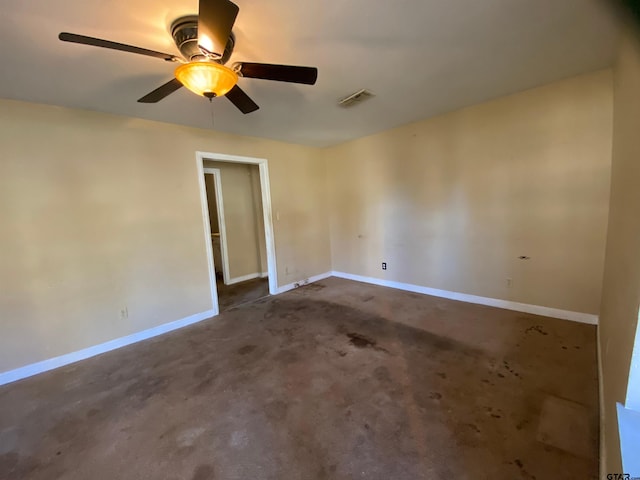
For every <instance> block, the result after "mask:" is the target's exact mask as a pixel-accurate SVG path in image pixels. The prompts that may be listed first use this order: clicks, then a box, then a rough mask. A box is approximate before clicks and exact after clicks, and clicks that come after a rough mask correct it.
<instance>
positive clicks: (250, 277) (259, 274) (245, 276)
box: [226, 272, 269, 285]
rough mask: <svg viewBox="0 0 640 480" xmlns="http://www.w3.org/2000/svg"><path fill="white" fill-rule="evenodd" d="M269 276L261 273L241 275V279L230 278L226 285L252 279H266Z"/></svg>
mask: <svg viewBox="0 0 640 480" xmlns="http://www.w3.org/2000/svg"><path fill="white" fill-rule="evenodd" d="M268 276H269V274H268V273H267V274H263V273H262V272H256V273H250V274H248V275H242V276H241V277H235V278H230V279H229V281H228V282H227V283H226V285H233V284H234V283H240V282H246V281H247V280H253V279H254V278H260V277H263V278H264V277H268Z"/></svg>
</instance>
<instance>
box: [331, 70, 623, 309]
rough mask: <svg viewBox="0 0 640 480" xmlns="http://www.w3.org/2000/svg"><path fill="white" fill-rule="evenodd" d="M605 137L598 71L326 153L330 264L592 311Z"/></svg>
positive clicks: (602, 223) (606, 95)
mask: <svg viewBox="0 0 640 480" xmlns="http://www.w3.org/2000/svg"><path fill="white" fill-rule="evenodd" d="M433 94H434V95H437V92H433ZM611 130H612V78H611V72H610V71H608V70H607V71H600V72H596V73H593V74H589V75H584V76H580V77H576V78H572V79H568V80H565V81H561V82H557V83H554V84H551V85H548V86H544V87H541V88H537V89H534V90H529V91H526V92H523V93H519V94H516V95H511V96H508V97H503V98H500V99H498V100H495V101H491V102H488V103H485V104H482V105H478V106H474V107H471V108H466V109H464V110H460V111H457V112H453V113H450V114H447V115H443V116H440V117H437V118H433V119H430V120H426V121H422V122H419V123H414V124H411V125H407V126H404V127H401V128H397V129H394V130H390V131H386V132H382V133H379V134H376V135H373V136H370V137H366V138H362V139H358V140H355V141H352V142H349V143H346V144H343V145H340V146H337V147H333V148H330V149H328V150H326V151H325V152H324V153H325V156H326V158H327V162H328V191H329V199H330V202H331V212H330V226H331V229H330V231H331V249H332V259H333V269H334V270H337V271H343V272H347V273H352V274H358V275H365V276H371V277H376V278H383V279H387V280H393V281H399V282H406V283H411V284H416V285H421V286H427V287H432V288H438V289H444V290H449V291H454V292H462V293H467V294H474V295H480V296H485V297H490V298H497V299H506V300H511V301H516V302H523V303H528V304H534V305H542V306H547V307H554V308H559V309H565V310H571V311H577V312H586V313H592V314H596V313H598V311H599V306H600V293H601V292H600V290H601V282H602V272H603V260H604V246H605V236H606V226H607V212H608V198H609V175H610V162H611ZM520 255H526V256H529V257H531V259H530V260H527V261H522V260H519V259H518V256H520ZM383 261H386V262H387V263H388V270H387V271H386V272H383V271H382V270H381V268H380V263H381V262H383ZM509 278H510V279H512V282H511V286H510V287H509V286H508V282H507V279H509Z"/></svg>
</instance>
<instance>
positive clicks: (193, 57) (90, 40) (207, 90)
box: [58, 0, 318, 113]
mask: <svg viewBox="0 0 640 480" xmlns="http://www.w3.org/2000/svg"><path fill="white" fill-rule="evenodd" d="M238 11H239V8H238V6H237V5H236V4H235V3H233V2H231V1H229V0H199V8H198V12H199V13H198V15H197V16H195V15H191V16H186V17H180V18H178V19H176V20H175V21H174V22H173V23H172V24H171V36H172V37H173V40H174V42H175V44H176V46H177V47H178V50H179V51H180V54H181V56H177V55H171V54H168V53H162V52H157V51H155V50H148V49H146V48H141V47H135V46H133V45H126V44H124V43H117V42H112V41H109V40H103V39H100V38H94V37H87V36H84V35H77V34H75V33H67V32H62V33H60V35H58V38H59V39H60V40H62V41H63V42H71V43H80V44H83V45H91V46H94V47H102V48H110V49H112V50H120V51H123V52H129V53H137V54H138V55H146V56H149V57H156V58H160V59H162V60H165V61H167V62H174V63H179V64H180V65H179V66H178V67H177V68H176V70H175V78H173V79H171V80H169V81H168V82H167V83H165V84H164V85H161V86H160V87H158V88H156V89H155V90H154V91H152V92H150V93H148V94H147V95H145V96H144V97H142V98H140V99H139V100H138V102H140V103H156V102H159V101H160V100H162V99H163V98H165V97H166V96H168V95H170V94H172V93H173V92H175V91H176V90H178V89H179V88H181V87H182V86H185V87H187V88H188V89H189V90H191V91H192V92H194V93H196V94H198V95H202V96H204V97H207V98H208V99H209V100H211V99H213V98H214V97H221V96H226V97H227V98H228V99H229V100H230V101H231V103H233V104H234V105H235V106H236V107H237V108H238V109H239V110H240V111H241V112H242V113H251V112H254V111H256V110H258V108H260V107H258V105H257V104H256V103H255V102H254V101H253V100H252V99H251V98H250V97H249V96H248V95H247V94H246V93H245V92H244V90H242V89H241V88H240V87H239V86H238V85H237V81H238V77H246V78H260V79H265V80H275V81H278V82H290V83H302V84H306V85H314V84H315V83H316V80H317V78H318V69H317V68H314V67H301V66H294V65H274V64H268V63H252V62H237V63H234V64H233V65H232V68H229V67H227V66H225V64H226V63H227V62H228V61H229V58H230V57H231V54H232V53H233V48H234V46H235V36H234V34H233V32H232V28H233V24H234V23H235V20H236V17H237V15H238Z"/></svg>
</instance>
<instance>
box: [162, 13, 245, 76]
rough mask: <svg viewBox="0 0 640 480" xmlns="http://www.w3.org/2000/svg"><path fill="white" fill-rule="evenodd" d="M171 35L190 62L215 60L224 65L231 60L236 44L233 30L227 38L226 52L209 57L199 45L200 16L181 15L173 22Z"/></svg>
mask: <svg viewBox="0 0 640 480" xmlns="http://www.w3.org/2000/svg"><path fill="white" fill-rule="evenodd" d="M171 36H172V37H173V41H174V42H175V44H176V46H177V47H178V50H180V53H181V54H182V56H183V57H184V58H185V59H186V60H187V61H189V62H197V61H200V60H207V61H213V62H217V63H221V64H222V65H224V64H225V63H227V62H228V61H229V58H230V57H231V54H232V53H233V47H234V46H235V36H234V34H233V32H232V33H231V35H230V36H229V40H227V45H226V47H225V49H224V54H223V55H222V57H221V58H218V59H215V58H208V57H207V56H206V55H205V54H204V53H203V52H202V50H201V49H200V47H199V46H198V16H197V15H189V16H187V17H180V18H177V19H176V20H174V21H173V23H172V24H171Z"/></svg>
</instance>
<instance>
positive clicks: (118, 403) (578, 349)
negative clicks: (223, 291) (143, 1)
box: [0, 278, 598, 480]
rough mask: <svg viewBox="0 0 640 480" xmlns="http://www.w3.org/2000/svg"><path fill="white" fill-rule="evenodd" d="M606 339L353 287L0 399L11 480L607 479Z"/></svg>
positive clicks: (537, 320) (143, 346)
mask: <svg viewBox="0 0 640 480" xmlns="http://www.w3.org/2000/svg"><path fill="white" fill-rule="evenodd" d="M595 332H596V331H595V327H593V326H589V325H583V324H578V323H572V322H568V321H562V320H554V319H549V318H544V317H537V316H533V315H528V314H521V313H517V312H511V311H506V310H499V309H494V308H489V307H483V306H478V305H471V304H465V303H460V302H454V301H449V300H443V299H439V298H434V297H428V296H421V295H417V294H412V293H406V292H401V291H397V290H391V289H385V288H380V287H374V286H369V285H364V284H359V283H355V282H349V281H346V280H340V279H335V278H331V279H327V280H324V281H322V282H319V283H316V284H312V285H309V286H307V287H304V288H300V289H297V290H294V291H291V292H288V293H286V294H283V295H280V296H277V297H268V298H265V299H262V300H259V301H257V302H254V303H251V304H248V305H245V306H243V307H240V308H237V309H234V310H232V311H230V312H227V313H225V314H223V315H221V316H220V317H217V318H215V319H212V320H208V321H205V322H202V323H200V324H198V325H194V326H192V327H189V328H185V329H182V330H179V331H176V332H173V333H170V334H167V335H164V336H162V337H158V338H155V339H152V340H149V341H146V342H143V343H139V344H137V345H132V346H130V347H126V348H123V349H120V350H118V351H115V352H110V353H107V354H104V355H101V356H99V357H94V358H92V359H88V360H86V361H83V362H80V363H78V364H75V365H70V366H67V367H64V368H61V369H59V370H57V371H53V372H49V373H45V374H42V375H40V376H37V377H33V378H30V379H26V380H23V381H21V382H18V383H15V384H11V385H7V386H5V387H1V388H0V415H1V417H0V476H1V477H2V478H3V479H20V480H22V479H47V480H50V479H81V480H85V479H92V480H98V479H110V480H111V479H176V480H177V479H187V480H206V479H238V480H240V479H243V480H249V479H251V480H257V479H274V480H276V479H278V480H282V479H300V480H307V479H345V480H346V479H356V478H358V479H359V478H366V479H380V480H401V479H407V480H414V479H430V480H437V479H443V480H444V479H447V480H449V479H455V480H463V479H470V480H471V479H473V480H477V479H491V480H502V479H504V480H513V479H527V480H529V479H538V480H547V479H554V480H562V479H567V480H569V479H571V480H576V479H581V480H582V479H591V478H593V479H595V478H597V470H598V460H597V458H598V456H597V437H598V426H597V421H598V413H597V412H598V405H597V378H596V350H595Z"/></svg>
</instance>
